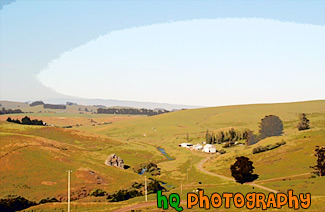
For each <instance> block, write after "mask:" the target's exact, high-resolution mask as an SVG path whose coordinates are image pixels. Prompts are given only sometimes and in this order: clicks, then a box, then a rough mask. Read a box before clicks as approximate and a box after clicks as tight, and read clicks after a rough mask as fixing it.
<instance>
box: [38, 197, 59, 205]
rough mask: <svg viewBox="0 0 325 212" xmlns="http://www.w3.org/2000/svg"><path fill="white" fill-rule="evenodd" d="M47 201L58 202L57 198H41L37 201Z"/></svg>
mask: <svg viewBox="0 0 325 212" xmlns="http://www.w3.org/2000/svg"><path fill="white" fill-rule="evenodd" d="M48 202H59V200H57V199H56V198H54V197H53V198H50V197H48V198H46V199H42V200H41V201H39V204H45V203H48Z"/></svg>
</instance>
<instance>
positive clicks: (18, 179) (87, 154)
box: [0, 100, 325, 211]
mask: <svg viewBox="0 0 325 212" xmlns="http://www.w3.org/2000/svg"><path fill="white" fill-rule="evenodd" d="M36 107H37V106H36ZM36 107H34V108H33V110H35V111H34V113H26V114H14V115H13V114H10V115H1V116H0V164H1V165H0V169H1V170H0V173H1V174H0V179H1V184H0V196H1V197H5V196H6V195H20V196H24V197H25V198H27V199H30V200H33V201H39V200H41V199H43V198H47V197H56V198H60V199H61V200H62V201H66V198H67V194H66V193H67V192H66V187H67V172H66V171H67V170H72V171H73V172H72V177H71V187H72V198H73V199H76V200H74V201H72V207H71V209H72V211H114V210H116V209H118V208H124V207H126V206H128V205H133V204H135V205H136V204H139V203H143V202H144V197H137V198H133V199H130V200H127V201H122V202H118V203H109V202H107V200H105V199H104V198H100V197H97V198H95V197H90V196H88V194H89V191H91V190H93V189H95V188H101V189H104V190H105V191H107V192H108V193H110V194H112V193H114V192H115V191H117V190H120V189H126V188H129V187H130V186H131V185H132V183H133V182H143V181H144V175H147V177H151V176H150V175H149V174H148V173H145V174H144V175H138V174H136V173H135V172H134V171H133V170H132V168H133V167H136V166H138V165H139V164H142V163H148V162H154V163H157V164H158V166H159V167H160V168H161V175H158V176H156V177H155V178H157V179H159V180H161V181H163V182H165V183H167V184H166V185H167V186H168V189H169V191H168V192H167V193H166V194H167V195H168V193H179V194H180V195H181V199H182V200H186V193H187V192H191V191H193V190H196V189H197V188H203V189H204V191H205V194H208V195H210V194H212V193H214V192H218V193H222V192H234V193H236V192H241V193H243V194H246V193H248V192H252V191H255V192H264V193H268V192H269V191H268V190H266V189H271V190H276V191H280V192H286V191H287V190H288V189H293V190H294V192H295V194H298V193H307V192H310V193H311V195H312V206H311V207H310V209H309V210H308V211H324V210H325V207H324V205H325V204H324V202H325V187H324V185H325V178H323V177H318V176H315V175H313V174H311V172H312V171H313V170H312V169H311V168H310V166H313V165H315V164H316V158H315V156H314V155H313V153H314V147H315V146H316V145H325V130H324V126H325V101H324V100H320V101H309V102H297V103H282V104H258V105H238V106H224V107H214V108H202V109H191V110H182V111H177V112H172V113H167V114H162V115H157V116H152V117H147V116H128V115H124V116H116V115H104V114H91V112H88V113H83V114H81V113H80V111H79V110H78V109H72V108H70V109H69V110H66V111H60V112H58V111H56V113H55V110H54V112H53V111H52V112H51V113H49V112H47V113H45V112H44V111H42V112H40V113H38V112H37V110H39V109H41V108H36ZM20 108H21V109H22V110H23V105H21V106H20ZM27 108H28V107H27ZM76 108H77V107H76ZM23 111H24V112H29V109H28V110H27V109H26V110H23ZM300 113H306V114H307V117H308V118H309V119H310V123H311V124H310V125H311V129H309V130H305V131H298V130H297V128H296V126H297V123H298V121H299V120H298V115H299V114H300ZM270 114H273V115H277V116H278V117H280V119H281V120H282V121H283V125H284V134H283V135H282V136H276V137H270V138H266V139H263V140H261V141H260V142H258V143H257V144H254V145H251V146H244V145H243V146H235V147H230V148H225V150H226V152H227V153H226V154H223V155H216V154H207V153H202V152H200V151H194V150H188V149H186V148H180V147H178V144H180V143H182V142H186V140H187V134H188V135H189V140H190V142H191V143H193V144H196V143H200V142H202V141H205V132H206V131H207V130H209V131H216V130H221V129H229V128H235V129H250V130H253V131H254V132H255V133H257V132H258V126H259V122H260V120H261V119H262V118H264V116H265V115H270ZM25 115H27V116H30V117H31V118H32V119H42V120H43V121H45V122H47V123H49V124H51V125H54V126H52V127H51V126H47V127H44V126H26V125H19V124H14V123H8V122H6V121H5V120H6V118H7V117H8V116H10V117H12V118H22V117H23V116H25ZM63 126H72V128H68V129H67V128H61V127H63ZM282 140H283V141H285V142H286V144H285V145H283V146H280V147H278V148H276V149H273V150H270V151H267V152H262V153H258V154H253V153H252V149H253V148H255V147H256V146H259V145H263V146H264V145H267V144H274V143H276V142H279V141H282ZM215 146H216V148H217V149H218V150H220V149H221V148H222V145H221V144H217V145H215ZM158 147H160V148H163V149H164V150H165V151H166V153H167V154H168V156H169V157H171V158H172V159H173V160H169V159H167V158H166V157H165V156H164V155H163V154H162V153H161V152H159V151H158V149H157V148H158ZM112 153H116V154H117V155H118V156H120V157H121V158H122V159H123V160H124V162H125V164H127V165H128V166H130V168H129V169H126V170H122V169H118V168H114V167H108V166H106V165H105V164H104V161H105V159H106V158H107V156H108V155H109V154H112ZM237 156H247V157H249V158H250V159H251V160H252V161H253V163H254V164H253V165H254V167H255V171H254V173H256V174H258V175H259V178H258V179H257V180H256V181H255V182H254V184H256V185H249V184H238V183H236V182H234V181H232V180H229V179H228V177H229V178H232V177H231V173H230V169H229V167H230V165H231V164H233V163H234V161H235V158H236V157H237ZM203 160H204V161H206V162H205V163H202V161H203ZM204 161H203V162H204ZM219 175H220V176H222V177H220V176H219ZM218 176H219V177H218ZM181 185H182V194H181ZM259 186H260V187H259ZM265 188H266V189H265ZM155 198H156V196H155V195H153V194H152V195H149V197H148V199H149V201H154V200H155ZM140 209H141V211H149V210H150V211H161V210H158V209H157V208H156V207H155V206H149V205H148V206H145V207H143V208H139V210H140ZM57 210H59V211H61V210H66V203H64V202H61V203H47V204H42V205H38V206H34V207H31V208H28V209H26V210H25V211H57ZM196 210H199V209H198V208H196V209H195V210H194V211H196ZM218 210H220V211H233V210H235V211H242V210H240V209H236V208H234V207H232V209H224V208H220V209H218ZM284 210H285V211H286V210H289V209H287V208H284ZM170 211H171V210H170ZM270 211H273V210H270Z"/></svg>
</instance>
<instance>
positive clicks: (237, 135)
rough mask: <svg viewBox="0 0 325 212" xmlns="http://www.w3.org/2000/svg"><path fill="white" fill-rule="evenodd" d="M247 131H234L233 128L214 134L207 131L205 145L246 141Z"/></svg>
mask: <svg viewBox="0 0 325 212" xmlns="http://www.w3.org/2000/svg"><path fill="white" fill-rule="evenodd" d="M248 132H249V130H246V129H245V130H235V129H234V128H231V129H229V130H228V131H221V130H220V131H218V132H216V133H214V132H209V131H208V130H207V132H206V134H205V140H206V142H207V144H216V143H217V144H221V143H223V142H228V141H238V140H244V139H247V135H248Z"/></svg>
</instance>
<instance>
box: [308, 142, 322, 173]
mask: <svg viewBox="0 0 325 212" xmlns="http://www.w3.org/2000/svg"><path fill="white" fill-rule="evenodd" d="M315 156H316V157H317V164H316V165H315V166H311V168H313V169H315V170H316V172H315V173H316V174H317V175H318V176H320V177H322V176H324V175H325V146H322V147H320V146H316V148H315Z"/></svg>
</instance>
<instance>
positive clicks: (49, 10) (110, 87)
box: [0, 1, 325, 106]
mask: <svg viewBox="0 0 325 212" xmlns="http://www.w3.org/2000/svg"><path fill="white" fill-rule="evenodd" d="M324 9H325V6H324V1H217V2H211V1H186V2H185V1H176V2H175V1H161V2H154V3H153V2H150V1H138V2H135V1H108V2H107V1H15V2H13V3H11V4H7V5H4V6H3V7H2V9H1V10H0V15H1V16H0V18H1V19H0V21H1V22H0V30H1V31H0V68H1V75H0V76H1V79H0V80H1V87H0V89H1V90H0V97H1V99H7V100H23V101H26V100H36V99H44V98H53V97H62V96H63V95H68V96H76V97H84V98H103V99H120V100H135V101H149V102H166V103H177V104H189V105H205V106H215V105H229V104H247V103H262V102H288V101H301V100H312V99H324V94H325V93H324V91H325V85H324V83H323V82H324V79H325V50H324V49H325V39H324V37H325V26H324V22H325V15H324Z"/></svg>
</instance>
